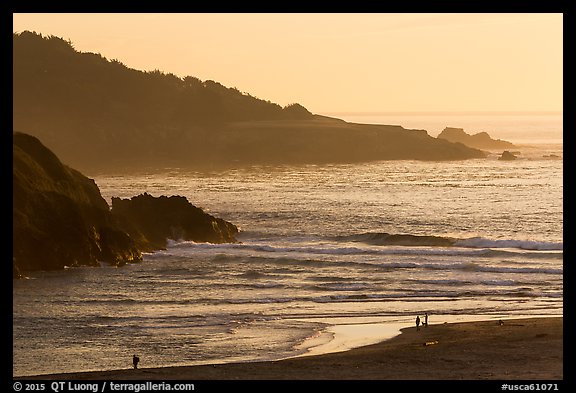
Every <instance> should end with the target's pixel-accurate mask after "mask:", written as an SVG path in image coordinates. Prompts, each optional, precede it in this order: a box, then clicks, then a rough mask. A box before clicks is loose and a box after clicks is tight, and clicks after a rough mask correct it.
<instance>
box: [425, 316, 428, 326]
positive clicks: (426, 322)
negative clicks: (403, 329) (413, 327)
mask: <svg viewBox="0 0 576 393" xmlns="http://www.w3.org/2000/svg"><path fill="white" fill-rule="evenodd" d="M424 326H426V327H428V313H426V314H424Z"/></svg>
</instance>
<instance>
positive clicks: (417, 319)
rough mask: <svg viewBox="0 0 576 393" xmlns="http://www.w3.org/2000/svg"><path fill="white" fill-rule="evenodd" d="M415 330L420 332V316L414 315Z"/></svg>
mask: <svg viewBox="0 0 576 393" xmlns="http://www.w3.org/2000/svg"><path fill="white" fill-rule="evenodd" d="M416 330H420V316H419V315H416Z"/></svg>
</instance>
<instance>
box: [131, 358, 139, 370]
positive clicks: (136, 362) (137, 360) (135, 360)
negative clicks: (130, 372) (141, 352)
mask: <svg viewBox="0 0 576 393" xmlns="http://www.w3.org/2000/svg"><path fill="white" fill-rule="evenodd" d="M138 362H140V358H139V357H138V356H136V355H134V356H132V364H133V365H134V370H136V369H137V368H138Z"/></svg>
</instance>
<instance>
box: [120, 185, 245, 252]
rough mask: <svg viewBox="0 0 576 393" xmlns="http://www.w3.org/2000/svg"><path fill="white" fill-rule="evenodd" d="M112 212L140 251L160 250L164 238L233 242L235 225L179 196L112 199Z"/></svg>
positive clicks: (141, 196) (236, 231)
mask: <svg viewBox="0 0 576 393" xmlns="http://www.w3.org/2000/svg"><path fill="white" fill-rule="evenodd" d="M112 214H113V215H114V216H115V217H117V218H118V220H119V222H120V225H121V227H122V228H123V229H124V230H125V231H126V232H127V233H128V234H130V237H132V238H133V239H134V240H135V241H136V243H137V244H138V247H139V248H140V249H141V250H143V251H150V250H156V249H163V248H165V247H166V244H167V239H173V240H189V241H195V242H207V243H234V242H236V241H237V240H236V235H237V234H238V228H237V227H236V225H234V224H232V223H230V222H228V221H225V220H223V219H221V218H216V217H214V216H212V215H210V214H208V213H205V212H204V211H203V210H202V209H200V208H198V207H196V206H194V205H192V204H191V203H190V202H188V200H187V199H186V198H185V197H182V196H170V197H166V196H160V197H154V196H152V195H150V194H148V193H144V194H141V195H138V196H135V197H132V198H130V199H121V198H112Z"/></svg>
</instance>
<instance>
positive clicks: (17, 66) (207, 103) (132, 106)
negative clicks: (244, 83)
mask: <svg viewBox="0 0 576 393" xmlns="http://www.w3.org/2000/svg"><path fill="white" fill-rule="evenodd" d="M13 51H14V63H13V77H14V101H15V104H14V106H15V108H20V107H23V106H25V107H30V106H31V107H32V108H33V109H34V110H39V111H42V110H45V111H50V110H52V109H56V108H57V107H60V108H66V109H68V110H69V111H71V112H75V113H77V116H80V115H82V116H89V117H100V116H106V117H109V118H113V119H114V120H117V121H125V122H128V123H134V125H141V124H146V125H150V124H151V123H162V124H169V125H172V126H191V125H205V124H211V123H218V122H229V121H248V120H279V119H305V118H310V117H311V116H312V114H311V113H310V112H308V111H307V110H306V109H305V108H303V107H302V106H301V105H299V104H292V105H288V106H286V107H284V108H282V107H281V106H280V105H278V104H275V103H272V102H270V101H264V100H261V99H258V98H256V97H253V96H251V95H250V94H247V93H242V92H240V91H239V90H238V89H236V88H227V87H225V86H223V85H221V84H220V83H218V82H215V81H211V80H207V81H204V82H203V81H201V80H200V79H198V78H196V77H194V76H186V77H185V78H179V77H177V76H176V75H174V74H171V73H167V74H166V73H164V72H162V71H159V70H155V71H151V72H144V71H139V70H135V69H131V68H128V67H126V66H125V65H124V64H122V63H121V62H120V61H118V60H108V59H106V58H105V57H103V56H102V55H100V54H94V53H82V52H78V51H76V50H75V49H74V46H73V44H72V43H71V42H70V41H66V40H64V39H62V38H59V37H55V36H46V37H44V36H42V35H41V34H36V33H33V32H29V31H24V32H22V33H14V36H13ZM31 93H33V94H31ZM47 102H48V103H49V104H50V106H52V108H50V107H46V103H47Z"/></svg>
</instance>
